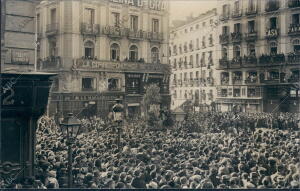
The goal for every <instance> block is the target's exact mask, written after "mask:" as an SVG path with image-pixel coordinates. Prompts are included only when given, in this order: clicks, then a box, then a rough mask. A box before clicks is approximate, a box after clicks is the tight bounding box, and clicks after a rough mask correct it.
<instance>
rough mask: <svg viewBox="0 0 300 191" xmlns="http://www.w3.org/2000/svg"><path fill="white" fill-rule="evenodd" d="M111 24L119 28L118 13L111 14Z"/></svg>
mask: <svg viewBox="0 0 300 191" xmlns="http://www.w3.org/2000/svg"><path fill="white" fill-rule="evenodd" d="M112 22H113V23H112V24H113V26H115V27H120V13H116V12H113V13H112Z"/></svg>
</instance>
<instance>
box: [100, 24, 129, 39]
mask: <svg viewBox="0 0 300 191" xmlns="http://www.w3.org/2000/svg"><path fill="white" fill-rule="evenodd" d="M102 32H103V34H105V35H108V36H109V37H113V38H116V37H118V38H120V37H122V36H125V35H126V34H125V30H124V28H121V27H118V26H105V27H104V28H103V31H102Z"/></svg>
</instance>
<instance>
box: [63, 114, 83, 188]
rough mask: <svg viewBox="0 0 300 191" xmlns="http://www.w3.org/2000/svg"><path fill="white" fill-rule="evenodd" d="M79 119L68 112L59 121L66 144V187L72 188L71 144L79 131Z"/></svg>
mask: <svg viewBox="0 0 300 191" xmlns="http://www.w3.org/2000/svg"><path fill="white" fill-rule="evenodd" d="M80 127H81V121H80V120H79V119H77V118H76V117H74V116H73V113H68V115H67V117H65V118H64V119H63V121H62V122H61V123H60V128H61V132H62V134H63V136H64V138H66V139H67V145H68V187H69V188H72V183H73V180H72V145H73V144H74V141H75V139H76V137H77V135H78V133H79V130H80Z"/></svg>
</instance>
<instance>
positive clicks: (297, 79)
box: [288, 76, 300, 83]
mask: <svg viewBox="0 0 300 191" xmlns="http://www.w3.org/2000/svg"><path fill="white" fill-rule="evenodd" d="M288 82H289V83H298V82H300V77H299V76H291V78H289V79H288Z"/></svg>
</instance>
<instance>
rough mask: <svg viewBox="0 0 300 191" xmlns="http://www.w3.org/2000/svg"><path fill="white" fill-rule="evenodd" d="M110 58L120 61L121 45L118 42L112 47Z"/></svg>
mask: <svg viewBox="0 0 300 191" xmlns="http://www.w3.org/2000/svg"><path fill="white" fill-rule="evenodd" d="M110 59H111V60H112V61H120V47H119V45H118V44H116V43H113V44H112V45H111V47H110Z"/></svg>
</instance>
